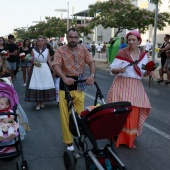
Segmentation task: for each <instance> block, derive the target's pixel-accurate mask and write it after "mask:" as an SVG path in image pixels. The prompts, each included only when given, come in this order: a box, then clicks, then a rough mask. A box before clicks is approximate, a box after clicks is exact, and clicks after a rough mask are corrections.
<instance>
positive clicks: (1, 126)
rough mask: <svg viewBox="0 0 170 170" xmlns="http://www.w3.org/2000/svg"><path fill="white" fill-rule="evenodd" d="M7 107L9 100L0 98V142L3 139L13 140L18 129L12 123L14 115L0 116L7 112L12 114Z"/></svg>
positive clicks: (14, 123) (16, 124)
mask: <svg viewBox="0 0 170 170" xmlns="http://www.w3.org/2000/svg"><path fill="white" fill-rule="evenodd" d="M9 106H10V100H9V99H8V98H7V97H0V141H3V140H4V139H8V140H10V139H14V138H15V137H16V132H17V129H18V127H19V125H18V123H17V122H15V121H14V118H15V116H14V115H10V114H8V115H2V114H1V113H8V112H11V113H12V111H11V110H10V109H9ZM5 134H6V135H5Z"/></svg>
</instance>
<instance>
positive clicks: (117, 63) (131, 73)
mask: <svg viewBox="0 0 170 170" xmlns="http://www.w3.org/2000/svg"><path fill="white" fill-rule="evenodd" d="M134 61H135V60H134ZM146 63H148V57H147V55H145V57H144V58H143V59H142V60H141V61H140V62H139V63H138V66H139V68H140V70H141V74H142V77H143V74H144V73H145V71H146V70H143V69H141V68H142V64H146ZM128 64H130V63H129V62H127V61H124V60H120V59H117V58H115V59H114V60H113V62H112V64H111V65H110V69H111V70H110V74H111V75H114V74H113V73H112V69H114V68H123V67H126V66H127V65H128ZM116 75H117V76H122V77H130V78H136V79H142V77H140V76H139V75H138V74H137V73H136V71H135V69H134V67H133V66H129V67H127V68H126V69H125V72H124V73H119V74H116Z"/></svg>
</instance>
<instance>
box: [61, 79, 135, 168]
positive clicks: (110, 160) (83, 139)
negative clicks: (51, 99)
mask: <svg viewBox="0 0 170 170" xmlns="http://www.w3.org/2000/svg"><path fill="white" fill-rule="evenodd" d="M84 81H85V80H78V81H76V82H77V83H79V82H81V83H82V82H84ZM95 86H96V89H97V91H96V97H95V101H94V105H96V104H97V100H98V98H100V100H101V101H102V103H103V105H101V106H98V107H96V108H94V109H93V110H92V111H91V112H89V111H88V110H85V111H83V112H82V113H81V114H80V115H78V114H77V113H76V112H75V110H74V104H73V102H72V98H71V96H70V93H69V90H68V87H67V86H66V85H65V94H66V100H67V103H68V110H71V115H70V118H69V128H70V131H71V133H72V134H73V136H74V137H75V139H74V142H75V145H76V147H77V149H78V154H77V155H74V154H73V152H71V151H68V150H67V151H65V152H64V156H63V160H64V165H65V168H66V169H69V170H75V169H76V163H77V159H79V158H84V159H85V163H86V169H87V170H96V169H99V170H104V169H107V170H111V169H112V170H113V169H116V170H125V169H126V167H125V165H124V164H123V163H122V162H121V160H120V159H119V158H118V156H117V155H116V153H115V151H116V150H115V148H114V142H115V141H116V139H117V136H118V135H119V133H120V132H121V130H122V128H123V126H124V123H125V121H126V119H127V117H128V115H129V113H130V112H131V110H132V106H131V103H129V102H115V103H109V104H105V102H104V97H103V95H102V92H101V90H100V89H99V87H98V84H97V83H96V82H95ZM101 139H106V140H108V142H107V144H105V146H104V147H102V148H99V146H98V143H97V140H101ZM87 140H88V141H90V143H91V145H92V146H91V149H89V144H88V143H89V142H88V141H87Z"/></svg>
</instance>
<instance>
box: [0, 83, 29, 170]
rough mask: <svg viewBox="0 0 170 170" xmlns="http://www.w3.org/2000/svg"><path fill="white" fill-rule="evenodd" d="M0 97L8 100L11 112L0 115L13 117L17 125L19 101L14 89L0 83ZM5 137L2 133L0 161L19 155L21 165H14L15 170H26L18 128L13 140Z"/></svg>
mask: <svg viewBox="0 0 170 170" xmlns="http://www.w3.org/2000/svg"><path fill="white" fill-rule="evenodd" d="M0 97H7V98H8V99H9V100H10V110H12V111H13V112H4V113H1V116H4V115H8V116H9V115H10V116H11V115H13V116H14V117H15V118H14V121H15V122H17V123H18V119H17V114H16V109H17V105H18V104H19V101H18V95H17V93H16V91H15V89H14V88H13V87H12V86H10V85H9V84H6V83H4V82H0ZM6 136H7V134H5V133H4V139H3V140H2V141H0V159H9V158H13V157H15V156H19V155H20V154H21V159H22V163H21V165H20V164H19V162H17V163H16V166H17V170H20V169H24V170H27V169H28V165H27V161H26V160H24V155H23V150H22V143H21V138H20V132H19V128H18V129H17V132H16V137H15V138H13V139H8V138H6Z"/></svg>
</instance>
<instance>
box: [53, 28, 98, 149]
mask: <svg viewBox="0 0 170 170" xmlns="http://www.w3.org/2000/svg"><path fill="white" fill-rule="evenodd" d="M78 35H79V34H78V32H77V30H76V29H75V28H70V29H69V30H68V32H67V42H68V44H67V45H64V46H61V47H59V48H58V49H57V50H56V52H55V55H54V62H53V66H52V67H53V70H54V71H55V72H56V73H57V75H58V76H59V77H60V90H59V101H60V102H59V107H60V118H61V127H62V134H63V140H64V143H65V144H67V149H68V150H70V151H73V150H74V146H73V137H72V134H71V133H70V130H69V113H68V108H67V101H66V100H65V92H64V88H63V84H64V83H65V84H66V85H67V86H68V88H69V91H70V94H71V96H72V97H73V103H74V109H75V111H76V112H77V113H79V114H80V113H81V112H82V111H83V110H84V98H85V94H84V90H85V85H93V84H94V79H95V70H96V65H95V61H94V59H93V57H92V56H91V55H90V53H89V51H88V50H87V49H86V48H85V47H84V46H83V45H78V40H79V36H78ZM86 64H87V65H89V67H90V74H89V76H88V77H86V78H85V79H86V81H85V85H84V84H81V85H80V86H79V85H77V84H76V83H74V82H75V81H76V80H82V79H84V76H83V74H84V71H85V67H86Z"/></svg>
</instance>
